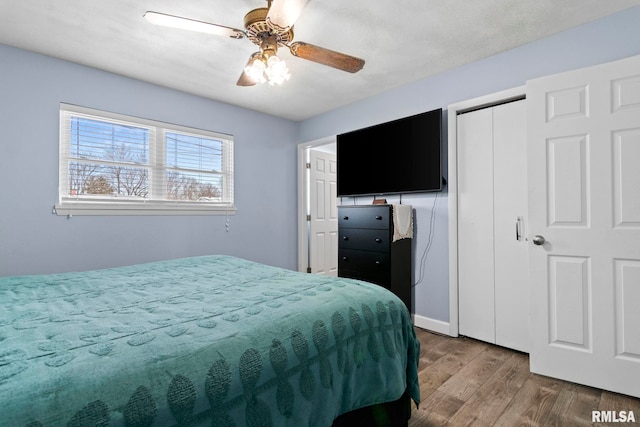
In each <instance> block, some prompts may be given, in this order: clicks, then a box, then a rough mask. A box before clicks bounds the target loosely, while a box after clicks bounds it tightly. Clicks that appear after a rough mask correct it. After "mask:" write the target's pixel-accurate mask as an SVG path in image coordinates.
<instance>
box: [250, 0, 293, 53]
mask: <svg viewBox="0 0 640 427" xmlns="http://www.w3.org/2000/svg"><path fill="white" fill-rule="evenodd" d="M268 13H269V8H267V7H260V8H258V9H253V10H252V11H250V12H249V13H247V14H246V15H245V16H244V28H245V29H246V30H247V31H246V33H247V38H248V39H249V40H251V42H252V43H253V44H255V45H257V46H260V47H261V48H262V47H263V45H264V44H265V43H266V44H273V43H274V42H275V43H276V44H277V46H286V45H288V44H289V43H290V42H291V40H293V27H291V28H289V29H288V30H286V31H280V29H278V28H277V27H274V26H272V25H269V23H268V22H267V14H268ZM277 46H274V47H275V49H274V50H277ZM264 48H267V47H266V46H265V47H264ZM269 48H270V47H269Z"/></svg>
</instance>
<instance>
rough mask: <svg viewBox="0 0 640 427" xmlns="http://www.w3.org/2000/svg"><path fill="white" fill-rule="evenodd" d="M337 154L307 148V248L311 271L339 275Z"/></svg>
mask: <svg viewBox="0 0 640 427" xmlns="http://www.w3.org/2000/svg"><path fill="white" fill-rule="evenodd" d="M336 166H337V164H336V155H335V154H332V153H327V152H323V151H318V150H310V176H309V181H310V211H311V213H310V216H311V219H310V222H309V251H310V262H311V265H310V266H311V272H312V273H315V274H324V275H328V276H337V275H338V208H337V201H338V193H337V170H336Z"/></svg>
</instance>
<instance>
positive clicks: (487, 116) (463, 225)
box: [457, 108, 495, 342]
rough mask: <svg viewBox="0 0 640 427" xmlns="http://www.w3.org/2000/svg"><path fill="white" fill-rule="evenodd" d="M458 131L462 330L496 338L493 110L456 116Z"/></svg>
mask: <svg viewBox="0 0 640 427" xmlns="http://www.w3.org/2000/svg"><path fill="white" fill-rule="evenodd" d="M457 134H458V289H459V290H458V306H459V308H458V317H459V332H460V334H461V335H465V336H469V337H473V338H477V339H479V340H482V341H488V342H495V323H494V313H495V306H494V300H495V294H494V281H495V280H494V240H493V111H492V110H491V109H490V108H487V109H483V110H478V111H473V112H470V113H465V114H462V115H460V116H458V132H457Z"/></svg>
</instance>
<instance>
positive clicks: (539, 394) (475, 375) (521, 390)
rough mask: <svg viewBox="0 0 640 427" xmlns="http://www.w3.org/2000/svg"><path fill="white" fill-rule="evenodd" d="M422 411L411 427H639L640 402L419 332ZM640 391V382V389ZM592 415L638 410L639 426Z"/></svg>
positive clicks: (471, 344) (495, 349) (520, 358)
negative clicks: (534, 371) (595, 418)
mask: <svg viewBox="0 0 640 427" xmlns="http://www.w3.org/2000/svg"><path fill="white" fill-rule="evenodd" d="M416 334H417V335H418V338H419V339H420V343H421V352H420V366H419V375H420V391H421V398H422V401H421V403H420V407H419V409H416V408H415V406H414V408H413V411H412V416H411V420H410V421H409V427H423V426H424V427H430V426H456V427H458V426H504V427H512V426H560V427H563V426H569V427H573V426H614V425H615V426H621V425H633V426H640V399H635V398H632V397H629V396H625V395H620V394H616V393H610V392H607V391H602V390H599V389H595V388H591V387H586V386H582V385H578V384H574V383H570V382H566V381H562V380H558V379H554V378H549V377H544V376H541V375H536V374H532V373H531V372H529V357H528V355H527V354H523V353H520V352H517V351H513V350H509V349H506V348H503V347H499V346H495V345H491V344H488V343H484V342H482V341H477V340H474V339H470V338H465V337H458V338H452V337H448V336H443V335H439V334H434V333H431V332H429V331H425V330H423V329H420V328H416ZM638 387H640V384H639V385H638ZM592 411H617V412H616V416H617V417H618V421H620V420H621V416H622V414H621V412H620V411H626V414H627V415H626V417H627V418H630V417H629V411H633V416H634V417H635V419H636V421H635V423H634V422H626V423H621V422H611V423H598V422H595V423H594V422H592Z"/></svg>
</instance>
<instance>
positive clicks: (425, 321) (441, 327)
mask: <svg viewBox="0 0 640 427" xmlns="http://www.w3.org/2000/svg"><path fill="white" fill-rule="evenodd" d="M413 324H414V325H415V326H417V327H418V328H420V329H426V330H428V331H432V332H436V333H439V334H443V335H450V336H455V335H451V333H450V330H449V322H443V321H442V320H436V319H431V318H429V317H424V316H419V315H417V314H414V315H413Z"/></svg>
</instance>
